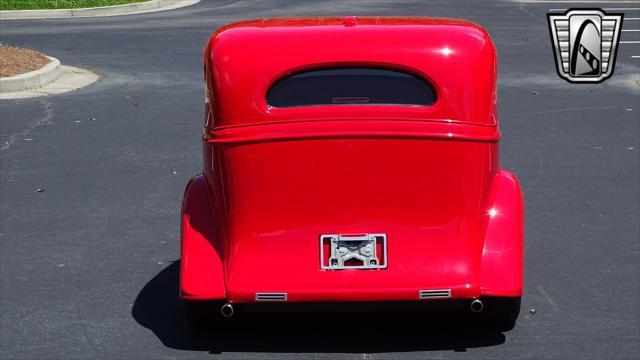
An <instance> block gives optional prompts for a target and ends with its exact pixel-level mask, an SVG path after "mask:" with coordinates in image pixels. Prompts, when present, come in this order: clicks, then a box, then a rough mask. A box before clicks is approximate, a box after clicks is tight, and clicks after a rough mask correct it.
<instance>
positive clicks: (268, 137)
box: [181, 18, 523, 326]
mask: <svg viewBox="0 0 640 360" xmlns="http://www.w3.org/2000/svg"><path fill="white" fill-rule="evenodd" d="M495 79H496V58H495V49H494V47H493V44H492V43H491V40H490V39H489V37H488V35H487V33H486V32H485V31H484V30H483V29H481V28H480V27H478V26H477V25H475V24H472V23H468V22H464V21H460V20H450V19H419V18H357V19H356V18H345V19H342V18H340V19H338V18H315V19H274V20H256V21H250V22H244V23H237V24H233V25H231V26H228V27H225V28H222V29H220V30H218V31H217V32H215V33H214V34H213V36H212V37H211V39H210V41H209V44H208V46H207V47H206V49H205V80H206V89H207V106H206V114H207V118H206V125H205V128H204V171H203V175H201V176H198V177H196V178H194V179H193V180H192V181H191V182H190V184H189V186H188V187H187V190H186V194H185V201H184V204H183V232H182V262H181V294H182V297H183V298H185V299H188V300H190V301H192V302H193V301H204V300H219V301H223V302H226V303H227V304H226V306H227V307H226V308H223V312H226V313H228V312H229V311H233V309H234V308H235V307H237V306H241V305H242V304H249V303H256V302H276V301H277V302H296V303H298V302H305V303H311V302H331V303H337V302H367V301H378V302H385V301H413V302H426V301H447V300H454V299H464V300H466V301H468V302H469V303H470V304H471V303H473V304H474V306H475V309H476V310H478V309H480V310H482V305H483V300H485V299H487V297H494V298H500V299H507V300H510V301H511V303H517V302H519V297H520V295H521V292H522V217H523V213H522V212H523V210H522V199H521V193H520V188H519V185H518V183H517V180H516V179H515V177H513V175H511V174H509V173H507V172H505V171H502V170H500V167H499V163H498V139H499V136H500V135H499V130H498V126H497V118H496V112H495V104H496V98H495V96H496V89H495ZM511 307H513V306H512V305H511ZM225 309H226V310H225ZM230 309H231V310H230ZM515 316H516V317H517V313H515ZM512 317H513V316H512ZM513 321H515V318H513V319H512V322H513ZM511 326H512V325H511Z"/></svg>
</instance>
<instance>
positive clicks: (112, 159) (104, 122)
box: [0, 0, 640, 359]
mask: <svg viewBox="0 0 640 360" xmlns="http://www.w3.org/2000/svg"><path fill="white" fill-rule="evenodd" d="M580 5H583V6H584V5H585V4H570V3H562V2H555V3H544V2H543V3H520V2H514V1H500V2H479V1H468V2H466V1H431V2H422V1H411V0H403V1H394V2H391V1H388V2H385V1H355V0H352V1H313V2H310V1H301V0H295V1H293V0H291V1H285V0H282V1H271V0H270V1H255V2H250V1H212V0H203V1H201V2H200V3H198V4H197V5H194V6H191V7H186V8H182V9H178V10H173V11H167V12H158V13H150V14H142V15H131V16H119V17H113V18H83V19H56V20H24V21H2V23H0V41H2V42H3V43H8V44H10V45H14V46H22V47H30V48H34V49H37V50H40V51H42V52H44V53H46V54H48V55H50V56H53V57H56V58H58V59H60V60H61V61H62V62H63V63H64V64H67V65H72V66H77V67H84V68H87V69H90V70H92V71H94V72H97V73H98V74H100V75H101V77H102V79H101V80H100V81H99V82H97V83H95V84H93V85H91V86H89V87H86V88H84V89H81V90H79V91H76V92H71V93H67V94H61V95H54V96H48V97H41V98H34V99H23V100H3V101H0V135H1V138H0V145H1V150H0V161H1V162H0V166H1V169H0V203H1V205H0V215H1V216H0V314H1V318H0V358H2V359H24V358H42V359H88V358H92V359H93V358H95V359H174V358H175V359H177V358H193V359H218V358H220V359H231V358H235V359H240V358H241V359H253V358H258V359H271V358H274V359H276V358H277V359H282V358H314V359H323V358H326V359H388V358H398V359H400V358H413V359H425V358H434V359H436V358H437V359H452V358H474V359H516V358H518V359H520V358H523V359H638V358H640V323H639V320H640V298H639V294H640V261H639V257H640V246H639V244H640V230H639V224H640V209H639V201H640V196H639V195H640V178H639V177H640V176H639V169H640V153H639V152H640V144H639V142H640V83H638V82H637V81H635V80H637V79H639V78H640V58H638V57H633V56H638V55H640V43H638V40H640V32H637V31H626V32H623V33H622V40H623V41H624V42H625V43H623V44H621V45H620V49H619V51H618V59H617V65H616V68H615V74H614V75H613V77H612V78H611V79H609V80H607V81H606V82H604V83H602V84H595V85H575V84H569V83H567V82H565V81H564V80H562V79H560V78H559V77H558V75H557V74H556V71H555V64H554V59H553V52H552V49H551V42H550V39H549V32H548V28H547V20H546V13H547V12H548V10H549V9H551V8H567V7H577V6H580ZM587 5H588V6H589V7H594V6H601V7H604V8H614V9H619V8H635V9H636V10H616V11H622V12H624V13H625V14H626V18H640V9H639V8H640V6H638V4H637V3H629V2H627V3H620V4H616V3H606V4H593V3H591V4H587ZM303 15H304V16H316V15H319V16H324V15H339V16H343V15H412V16H413V15H420V16H445V17H459V18H464V19H469V20H472V21H475V22H477V23H479V24H480V25H482V26H484V27H485V28H487V29H488V31H489V32H490V33H491V35H492V37H493V39H494V42H495V44H496V47H497V50H498V55H499V63H500V68H499V74H500V79H499V85H500V86H499V95H498V97H499V116H500V120H501V126H502V133H503V139H502V141H501V162H502V166H503V167H504V168H506V169H509V170H511V171H513V172H515V173H516V174H517V175H518V177H519V178H520V180H521V183H522V186H523V190H524V195H525V200H526V213H527V214H526V235H525V241H526V250H525V257H526V266H525V288H526V290H525V295H524V298H523V312H522V315H521V317H520V319H519V321H518V324H517V326H516V328H515V329H514V330H512V331H509V332H505V333H499V332H495V333H494V332H490V331H487V330H483V329H482V328H478V327H474V326H473V325H470V324H468V322H467V321H465V318H464V315H461V314H457V313H455V314H450V315H451V316H448V315H446V316H445V315H442V314H404V313H399V314H384V315H375V316H371V315H361V314H351V313H348V314H331V313H329V314H321V315H317V314H315V315H314V314H296V315H278V314H267V315H255V316H252V317H245V319H241V320H240V321H239V322H238V323H237V324H235V325H234V326H233V327H232V328H230V329H228V330H227V331H225V332H193V331H190V330H187V328H186V327H185V324H184V321H183V317H182V313H181V304H180V302H179V301H178V299H177V278H178V267H179V256H180V255H179V225H180V223H179V208H180V203H181V197H182V192H183V189H184V186H185V184H186V182H187V180H188V179H189V178H190V177H191V176H192V175H194V174H196V173H198V172H199V171H200V170H201V161H202V156H201V143H200V136H201V132H200V130H201V127H202V124H203V114H202V109H203V87H202V46H203V45H204V43H205V41H206V40H207V38H208V36H209V34H210V33H211V31H213V30H214V29H216V28H217V27H219V26H221V25H224V24H226V23H229V22H232V21H235V20H241V19H250V18H262V17H281V16H287V17H290V16H303ZM623 29H627V30H633V29H640V20H638V19H636V20H625V23H624V25H623ZM36 189H43V190H44V191H41V192H36ZM531 309H535V314H532V313H531V312H530V310H531ZM396 315H397V316H396ZM341 324H343V325H341Z"/></svg>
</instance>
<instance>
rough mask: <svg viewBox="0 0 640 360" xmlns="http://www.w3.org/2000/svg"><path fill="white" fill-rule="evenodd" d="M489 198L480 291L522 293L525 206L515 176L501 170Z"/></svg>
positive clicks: (505, 293) (484, 292)
mask: <svg viewBox="0 0 640 360" xmlns="http://www.w3.org/2000/svg"><path fill="white" fill-rule="evenodd" d="M488 200H489V201H488V205H489V206H488V207H487V209H488V210H487V211H488V214H487V216H488V217H489V219H488V223H487V231H486V235H485V241H484V248H483V250H482V271H481V282H480V292H481V294H482V295H487V296H521V295H522V277H523V228H524V206H523V200H522V191H521V190H520V184H519V183H518V179H517V178H516V177H515V175H513V174H512V173H510V172H508V171H503V170H501V171H498V173H497V174H496V176H495V178H494V179H493V183H492V185H491V191H490V193H489V199H488Z"/></svg>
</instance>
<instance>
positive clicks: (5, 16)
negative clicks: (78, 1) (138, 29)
mask: <svg viewBox="0 0 640 360" xmlns="http://www.w3.org/2000/svg"><path fill="white" fill-rule="evenodd" d="M198 2H200V0H151V1H145V2H141V3H134V4H125V5H114V6H101V7H93V8H81V9H54V10H2V11H0V20H19V19H56V18H58V19H59V18H75V17H94V16H117V15H129V14H139V13H146V12H153V11H161V10H169V9H177V8H181V7H184V6H189V5H193V4H196V3H198Z"/></svg>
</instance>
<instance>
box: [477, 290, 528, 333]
mask: <svg viewBox="0 0 640 360" xmlns="http://www.w3.org/2000/svg"><path fill="white" fill-rule="evenodd" d="M520 303H521V298H520V297H519V296H518V297H504V298H493V299H486V308H485V311H486V313H485V316H486V317H485V321H486V324H487V325H488V326H489V327H491V328H493V329H495V330H498V331H509V330H511V329H513V328H514V327H515V326H516V321H517V320H518V316H519V315H520Z"/></svg>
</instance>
